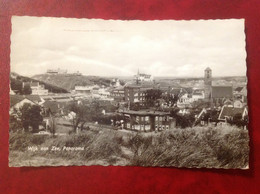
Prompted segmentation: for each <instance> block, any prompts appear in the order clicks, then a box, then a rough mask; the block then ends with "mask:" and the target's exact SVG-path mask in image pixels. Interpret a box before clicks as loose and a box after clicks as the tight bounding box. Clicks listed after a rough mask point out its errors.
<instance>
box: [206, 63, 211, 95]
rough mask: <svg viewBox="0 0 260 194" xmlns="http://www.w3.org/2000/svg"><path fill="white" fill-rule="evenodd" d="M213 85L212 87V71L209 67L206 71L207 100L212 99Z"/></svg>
mask: <svg viewBox="0 0 260 194" xmlns="http://www.w3.org/2000/svg"><path fill="white" fill-rule="evenodd" d="M211 85H212V70H211V69H210V68H209V67H207V68H206V69H205V71H204V90H205V99H209V98H210V92H211Z"/></svg>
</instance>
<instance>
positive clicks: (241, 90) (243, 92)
mask: <svg viewBox="0 0 260 194" xmlns="http://www.w3.org/2000/svg"><path fill="white" fill-rule="evenodd" d="M234 97H235V99H238V100H241V101H242V103H247V88H246V86H241V87H237V88H235V90H234Z"/></svg>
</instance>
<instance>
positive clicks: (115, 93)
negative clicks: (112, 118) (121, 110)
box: [110, 86, 125, 102]
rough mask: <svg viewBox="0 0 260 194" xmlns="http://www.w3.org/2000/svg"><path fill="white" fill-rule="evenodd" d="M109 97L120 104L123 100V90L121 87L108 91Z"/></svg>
mask: <svg viewBox="0 0 260 194" xmlns="http://www.w3.org/2000/svg"><path fill="white" fill-rule="evenodd" d="M110 96H111V97H112V98H113V99H114V100H115V101H117V102H122V101H124V99H125V89H124V87H123V86H119V87H116V88H114V89H112V90H111V91H110Z"/></svg>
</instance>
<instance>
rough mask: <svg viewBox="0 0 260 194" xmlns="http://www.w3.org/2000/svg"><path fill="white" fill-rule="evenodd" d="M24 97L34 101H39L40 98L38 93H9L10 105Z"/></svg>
mask: <svg viewBox="0 0 260 194" xmlns="http://www.w3.org/2000/svg"><path fill="white" fill-rule="evenodd" d="M24 99H28V100H30V101H32V102H34V103H39V102H40V101H41V98H40V97H39V96H38V95H10V107H12V106H14V105H16V104H17V103H18V102H21V101H22V100H24Z"/></svg>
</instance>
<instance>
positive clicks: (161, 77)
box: [10, 72, 247, 79]
mask: <svg viewBox="0 0 260 194" xmlns="http://www.w3.org/2000/svg"><path fill="white" fill-rule="evenodd" d="M10 73H15V74H18V75H20V76H24V77H29V78H33V77H34V76H37V75H47V73H41V74H35V75H32V76H26V75H22V74H19V73H16V72H10ZM67 74H72V73H67ZM58 75H66V74H58ZM82 76H87V77H102V78H129V79H130V78H134V75H133V76H130V75H129V76H99V75H84V74H82ZM153 77H154V78H156V79H204V77H174V76H153ZM233 77H243V78H247V76H246V75H241V76H240V75H238V76H213V77H212V79H215V78H233Z"/></svg>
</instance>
